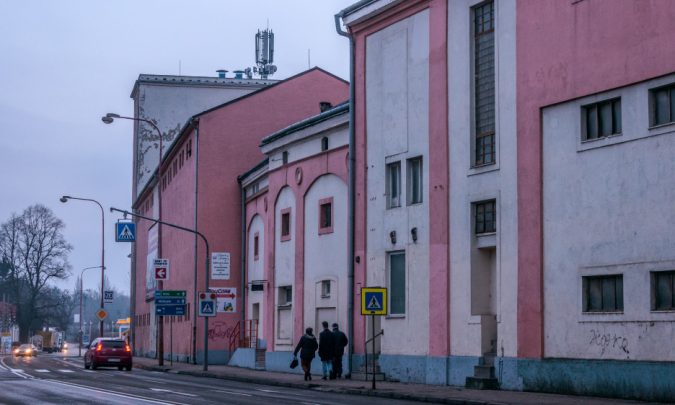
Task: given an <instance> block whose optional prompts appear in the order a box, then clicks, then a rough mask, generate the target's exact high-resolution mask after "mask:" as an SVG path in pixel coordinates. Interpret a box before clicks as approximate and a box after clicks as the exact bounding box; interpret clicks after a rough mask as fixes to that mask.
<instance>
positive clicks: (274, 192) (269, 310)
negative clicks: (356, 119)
mask: <svg viewBox="0 0 675 405" xmlns="http://www.w3.org/2000/svg"><path fill="white" fill-rule="evenodd" d="M297 168H300V169H301V170H302V182H301V183H300V184H298V183H297V182H296V181H295V170H296V169H297ZM347 169H348V167H347V147H340V148H336V149H332V150H329V151H327V152H324V153H320V154H317V155H314V156H312V157H309V158H307V159H303V160H298V161H295V162H290V163H289V164H287V165H284V166H282V167H280V168H278V169H275V170H273V171H270V172H269V173H268V178H269V189H268V196H269V204H270V205H269V208H268V212H270V213H271V215H269V216H268V217H267V228H266V229H269V230H270V233H268V235H270V237H269V238H268V239H267V240H268V241H269V242H268V243H266V244H265V257H266V258H269V261H268V262H267V263H266V273H265V274H266V276H265V278H266V279H268V280H272V281H270V286H274V269H273V265H274V246H275V244H274V224H275V218H274V215H273V213H274V203H275V201H276V200H277V198H278V197H279V193H280V192H281V190H282V189H283V188H284V187H290V189H291V190H292V192H293V194H294V195H295V204H296V206H295V208H294V209H293V212H294V214H293V215H295V234H293V235H292V236H291V237H292V238H295V278H294V286H293V291H294V293H293V336H294V339H296V340H297V339H298V338H299V337H300V336H302V335H303V334H304V331H305V327H307V326H310V324H307V325H306V321H307V322H313V321H312V320H305V319H303V315H304V263H305V260H304V257H305V246H304V237H305V235H304V229H305V207H304V201H305V199H304V196H305V194H306V193H307V191H308V190H309V189H310V187H311V186H312V184H313V183H314V182H315V181H316V180H317V179H318V178H319V177H321V176H323V175H326V174H334V175H336V176H338V177H340V178H341V179H342V180H343V181H344V182H345V183H347V181H348V178H347V177H348V173H347ZM335 226H348V224H346V223H345V224H336V225H335ZM347 254H348V252H345V255H347ZM265 298H266V300H267V301H266V303H265V308H266V312H265V329H264V330H265V334H266V336H265V338H266V339H267V342H268V344H267V347H268V350H270V351H271V350H274V331H275V325H274V311H275V310H276V309H275V308H276V305H275V303H274V292H273V287H270V293H269V294H266V295H265ZM346 329H347V328H346V327H344V328H343V330H346Z"/></svg>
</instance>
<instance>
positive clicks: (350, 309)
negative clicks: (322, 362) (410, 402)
mask: <svg viewBox="0 0 675 405" xmlns="http://www.w3.org/2000/svg"><path fill="white" fill-rule="evenodd" d="M340 18H342V13H339V14H335V30H336V31H337V33H338V35H341V36H343V37H347V38H348V39H349V165H348V167H349V169H348V170H349V185H348V188H349V197H348V199H349V208H348V211H349V220H348V223H349V225H348V226H349V232H348V235H349V243H348V247H347V249H348V253H347V257H348V259H349V270H348V279H349V282H348V286H349V296H348V298H347V305H348V306H347V327H348V329H349V330H348V331H347V334H348V337H347V338H348V339H349V344H348V346H347V373H345V377H346V376H350V377H351V374H352V355H353V354H354V263H355V262H354V259H355V258H354V226H355V224H356V220H355V214H354V210H355V207H356V192H355V188H356V174H355V172H354V168H355V167H356V157H355V156H354V154H355V150H356V147H355V142H356V139H355V138H356V132H355V129H354V92H355V90H354V76H355V73H354V53H355V47H354V37H352V36H351V35H350V34H349V33H348V32H347V31H343V30H342V27H341V25H340Z"/></svg>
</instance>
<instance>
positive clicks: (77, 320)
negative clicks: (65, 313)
mask: <svg viewBox="0 0 675 405" xmlns="http://www.w3.org/2000/svg"><path fill="white" fill-rule="evenodd" d="M73 323H80V314H75V315H73Z"/></svg>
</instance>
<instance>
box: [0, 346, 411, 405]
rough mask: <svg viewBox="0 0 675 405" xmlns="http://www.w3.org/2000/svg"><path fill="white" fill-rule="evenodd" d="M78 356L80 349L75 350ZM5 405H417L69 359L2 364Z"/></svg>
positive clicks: (0, 389) (45, 357) (0, 392)
mask: <svg viewBox="0 0 675 405" xmlns="http://www.w3.org/2000/svg"><path fill="white" fill-rule="evenodd" d="M71 352H74V353H73V354H74V355H76V354H77V349H75V350H72V349H71ZM0 403H2V404H7V405H13V404H31V405H32V404H199V405H202V404H223V403H226V404H269V403H274V404H275V405H282V404H304V405H311V404H326V405H330V404H368V405H374V404H395V405H398V404H412V403H413V402H409V401H398V400H391V399H386V398H373V397H361V396H355V395H341V394H335V393H329V392H320V391H316V390H303V389H295V388H284V387H276V386H274V387H272V386H265V385H257V384H246V383H241V382H235V381H227V380H221V379H214V378H206V377H193V376H187V375H179V374H172V373H162V372H155V371H145V370H140V369H134V370H133V371H118V370H117V369H116V368H100V369H98V370H85V369H84V366H83V363H82V359H81V358H78V357H76V356H69V355H68V354H58V353H54V354H46V353H45V354H43V353H40V354H39V355H38V356H37V357H32V358H31V357H28V358H23V357H19V358H15V357H13V356H4V357H1V358H0Z"/></svg>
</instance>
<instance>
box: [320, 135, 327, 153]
mask: <svg viewBox="0 0 675 405" xmlns="http://www.w3.org/2000/svg"><path fill="white" fill-rule="evenodd" d="M327 150H328V137H327V136H324V137H323V138H321V151H322V152H324V151H327Z"/></svg>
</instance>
